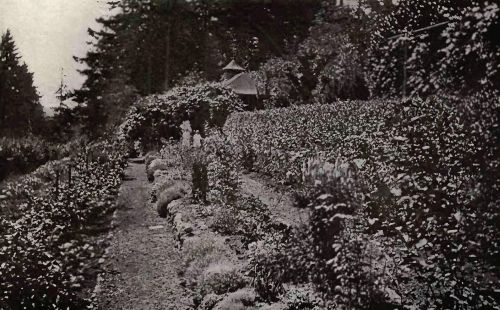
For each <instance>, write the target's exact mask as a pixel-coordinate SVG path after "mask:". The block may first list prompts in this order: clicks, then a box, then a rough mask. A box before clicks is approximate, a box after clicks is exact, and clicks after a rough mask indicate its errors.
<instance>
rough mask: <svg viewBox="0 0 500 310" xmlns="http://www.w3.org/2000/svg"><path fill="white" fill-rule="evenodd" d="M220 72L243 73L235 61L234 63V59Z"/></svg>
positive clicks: (242, 69)
mask: <svg viewBox="0 0 500 310" xmlns="http://www.w3.org/2000/svg"><path fill="white" fill-rule="evenodd" d="M222 70H224V71H229V70H231V71H242V72H243V71H245V69H244V68H242V67H241V66H240V65H238V64H237V63H236V61H234V59H233V60H231V62H230V63H229V64H228V65H227V66H225V67H224V68H222Z"/></svg>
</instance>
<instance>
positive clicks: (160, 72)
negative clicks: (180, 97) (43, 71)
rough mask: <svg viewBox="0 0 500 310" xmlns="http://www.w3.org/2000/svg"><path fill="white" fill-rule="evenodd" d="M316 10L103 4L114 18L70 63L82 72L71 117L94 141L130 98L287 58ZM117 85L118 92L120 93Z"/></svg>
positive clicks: (252, 4) (281, 5)
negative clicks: (236, 66) (229, 68)
mask: <svg viewBox="0 0 500 310" xmlns="http://www.w3.org/2000/svg"><path fill="white" fill-rule="evenodd" d="M318 3H319V0H300V1H293V2H290V1H286V0H273V1H266V0H255V1H242V0H231V1H227V0H217V1H207V0H192V1H187V0H153V1H137V0H122V1H115V2H110V3H109V4H110V7H111V9H112V10H113V12H114V13H116V14H114V15H112V16H111V17H107V18H99V19H98V20H97V21H98V23H99V24H100V27H99V28H100V30H98V31H96V30H93V29H89V31H88V32H89V34H90V35H91V36H92V37H93V42H92V43H91V46H90V51H89V52H88V53H87V55H86V56H85V57H83V58H79V59H76V60H77V61H79V62H81V63H83V64H85V65H86V67H87V69H85V70H82V71H81V73H82V74H83V75H84V76H85V77H86V81H85V83H84V84H83V86H82V87H81V88H80V89H78V90H75V91H74V93H73V98H74V100H75V101H76V102H78V103H79V106H78V107H77V109H76V110H75V112H76V114H77V115H78V116H79V119H80V121H81V122H83V124H84V128H85V130H87V131H88V132H89V133H90V134H92V135H97V134H99V133H101V132H102V131H104V130H105V129H106V127H108V125H109V124H108V123H109V122H111V123H114V122H116V121H117V115H120V113H118V114H116V111H123V110H124V109H126V108H127V107H128V106H129V105H130V104H131V100H132V98H134V94H135V93H138V94H139V95H142V96H145V95H149V94H154V93H161V92H164V91H166V90H168V89H169V88H171V87H172V86H174V85H175V84H176V83H178V81H180V80H181V79H182V77H183V76H184V75H186V74H187V73H189V72H191V71H200V72H201V73H202V75H203V77H205V78H208V79H209V80H218V79H219V78H220V75H221V71H220V69H221V68H222V66H223V65H225V63H226V62H228V61H229V60H231V59H232V58H235V57H236V58H237V60H245V61H244V62H245V63H246V64H247V65H248V67H249V69H251V68H254V69H256V68H257V67H258V65H259V64H260V63H261V62H263V61H264V60H265V59H267V58H268V57H269V55H273V54H284V53H287V52H289V51H288V49H289V47H290V42H292V41H294V40H295V41H297V42H298V41H299V40H300V38H302V37H304V36H305V35H306V34H307V30H308V28H309V26H310V24H311V21H312V20H313V18H314V13H315V11H316V10H317V8H318V5H315V4H318ZM250 16H251V17H252V18H250ZM231 43H234V44H233V46H234V48H232V45H231ZM233 50H236V51H238V53H237V54H236V53H234V52H233ZM118 85H121V86H120V87H121V88H122V89H124V90H125V91H123V92H122V93H120V92H119V91H118V90H119V88H120V87H118ZM120 96H121V97H120ZM118 97H120V99H119V100H117V98H118ZM111 98H113V99H111ZM118 105H119V106H118Z"/></svg>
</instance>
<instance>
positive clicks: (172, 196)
mask: <svg viewBox="0 0 500 310" xmlns="http://www.w3.org/2000/svg"><path fill="white" fill-rule="evenodd" d="M184 195H186V188H185V186H184V184H182V183H180V182H177V183H174V184H173V185H172V186H170V187H168V188H167V189H165V190H164V191H163V192H162V193H161V194H160V197H159V198H158V202H157V203H156V210H157V212H158V215H159V216H160V217H167V216H168V205H169V204H170V203H171V202H172V201H174V200H177V199H181V198H182V197H184Z"/></svg>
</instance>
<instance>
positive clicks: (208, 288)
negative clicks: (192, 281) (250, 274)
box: [197, 261, 246, 300]
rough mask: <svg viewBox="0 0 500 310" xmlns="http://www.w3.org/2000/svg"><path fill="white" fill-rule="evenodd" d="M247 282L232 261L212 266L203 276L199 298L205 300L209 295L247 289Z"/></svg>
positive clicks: (199, 284)
mask: <svg viewBox="0 0 500 310" xmlns="http://www.w3.org/2000/svg"><path fill="white" fill-rule="evenodd" d="M245 285H246V281H245V278H244V277H243V275H242V274H241V272H240V271H239V269H238V267H237V266H236V265H234V263H232V262H230V261H217V262H214V263H212V264H210V265H209V266H208V267H207V269H205V271H203V274H202V276H201V279H200V282H199V283H198V286H197V294H198V296H197V298H199V300H203V298H204V296H205V295H207V294H217V295H222V294H226V293H231V292H234V291H236V290H238V289H240V288H243V287H245Z"/></svg>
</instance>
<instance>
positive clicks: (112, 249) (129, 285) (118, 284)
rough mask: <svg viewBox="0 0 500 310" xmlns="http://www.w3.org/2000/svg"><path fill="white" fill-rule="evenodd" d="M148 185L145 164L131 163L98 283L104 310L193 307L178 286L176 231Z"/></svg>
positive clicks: (97, 288) (99, 295)
mask: <svg viewBox="0 0 500 310" xmlns="http://www.w3.org/2000/svg"><path fill="white" fill-rule="evenodd" d="M149 187H150V183H148V181H147V177H146V173H145V168H144V164H140V163H133V162H130V163H129V167H128V169H127V171H126V178H125V181H124V182H123V185H122V187H121V189H120V194H119V197H118V209H117V211H116V212H115V215H114V226H116V228H115V229H114V230H112V231H111V233H110V236H109V238H110V245H109V248H108V250H107V255H106V256H105V261H104V273H103V274H102V276H101V277H100V279H99V284H98V286H97V287H96V293H97V296H98V302H99V308H100V309H103V310H104V309H105V310H113V309H127V310H136V309H148V310H149V309H185V308H186V307H187V306H188V305H189V300H187V298H186V296H187V293H186V291H185V290H184V289H183V287H182V286H181V285H180V284H179V282H180V280H179V278H178V275H177V269H176V268H177V267H176V266H178V265H179V264H178V260H179V252H178V250H177V249H176V246H175V241H174V236H173V233H172V229H171V227H170V225H169V224H168V223H167V221H166V220H164V219H161V218H160V217H158V215H157V214H156V211H155V208H154V207H153V205H152V204H151V203H150V202H149Z"/></svg>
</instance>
